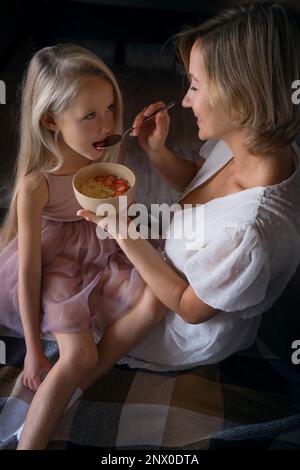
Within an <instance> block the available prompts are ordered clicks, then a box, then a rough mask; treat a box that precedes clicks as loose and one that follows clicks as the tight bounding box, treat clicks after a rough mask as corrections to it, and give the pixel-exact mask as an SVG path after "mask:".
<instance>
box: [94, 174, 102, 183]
mask: <svg viewBox="0 0 300 470" xmlns="http://www.w3.org/2000/svg"><path fill="white" fill-rule="evenodd" d="M95 181H97V183H98V182H99V181H104V176H102V175H99V176H95Z"/></svg>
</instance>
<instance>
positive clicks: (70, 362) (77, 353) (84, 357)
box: [60, 340, 99, 374]
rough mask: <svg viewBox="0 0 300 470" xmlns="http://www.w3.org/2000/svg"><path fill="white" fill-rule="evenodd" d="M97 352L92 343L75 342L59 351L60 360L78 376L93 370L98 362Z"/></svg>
mask: <svg viewBox="0 0 300 470" xmlns="http://www.w3.org/2000/svg"><path fill="white" fill-rule="evenodd" d="M98 358H99V356H98V350H97V347H96V344H95V343H94V342H93V341H85V340H83V341H75V342H73V343H72V344H70V345H69V347H67V348H64V349H63V351H60V359H61V360H62V361H63V362H64V364H67V367H69V368H70V369H73V370H74V372H75V373H76V372H78V373H79V374H82V373H85V372H88V371H89V370H91V369H93V368H94V367H95V366H96V365H97V362H98Z"/></svg>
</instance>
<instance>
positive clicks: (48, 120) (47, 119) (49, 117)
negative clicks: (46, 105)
mask: <svg viewBox="0 0 300 470" xmlns="http://www.w3.org/2000/svg"><path fill="white" fill-rule="evenodd" d="M41 122H42V124H43V125H44V126H45V127H47V129H49V130H50V131H56V130H57V124H56V122H55V116H54V114H53V113H51V112H50V111H47V112H46V113H45V114H44V116H43V117H42V119H41Z"/></svg>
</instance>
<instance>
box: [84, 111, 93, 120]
mask: <svg viewBox="0 0 300 470" xmlns="http://www.w3.org/2000/svg"><path fill="white" fill-rule="evenodd" d="M95 116H96V113H89V114H87V115H86V116H85V118H84V119H88V120H90V119H93V118H94V117H95Z"/></svg>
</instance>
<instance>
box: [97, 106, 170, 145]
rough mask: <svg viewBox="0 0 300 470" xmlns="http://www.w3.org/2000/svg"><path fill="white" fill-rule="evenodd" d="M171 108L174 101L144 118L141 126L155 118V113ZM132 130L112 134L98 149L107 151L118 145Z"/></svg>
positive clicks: (131, 128)
mask: <svg viewBox="0 0 300 470" xmlns="http://www.w3.org/2000/svg"><path fill="white" fill-rule="evenodd" d="M173 106H175V101H171V102H170V103H168V104H166V106H163V107H162V108H160V109H157V110H156V111H154V113H152V114H151V115H150V116H148V117H146V118H145V119H144V120H143V122H142V126H143V125H144V123H145V122H147V121H149V120H150V119H152V118H153V117H154V116H156V114H157V113H159V112H161V111H167V110H168V109H170V108H173ZM133 129H134V126H133V127H130V128H129V129H126V131H125V132H124V133H123V134H122V135H121V134H112V135H109V136H108V137H107V138H106V140H105V143H104V145H103V146H101V147H99V148H102V149H109V148H111V147H113V146H114V145H117V144H119V143H120V142H122V140H123V139H124V137H126V135H128V134H129V133H130V132H131V131H132V130H133Z"/></svg>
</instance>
